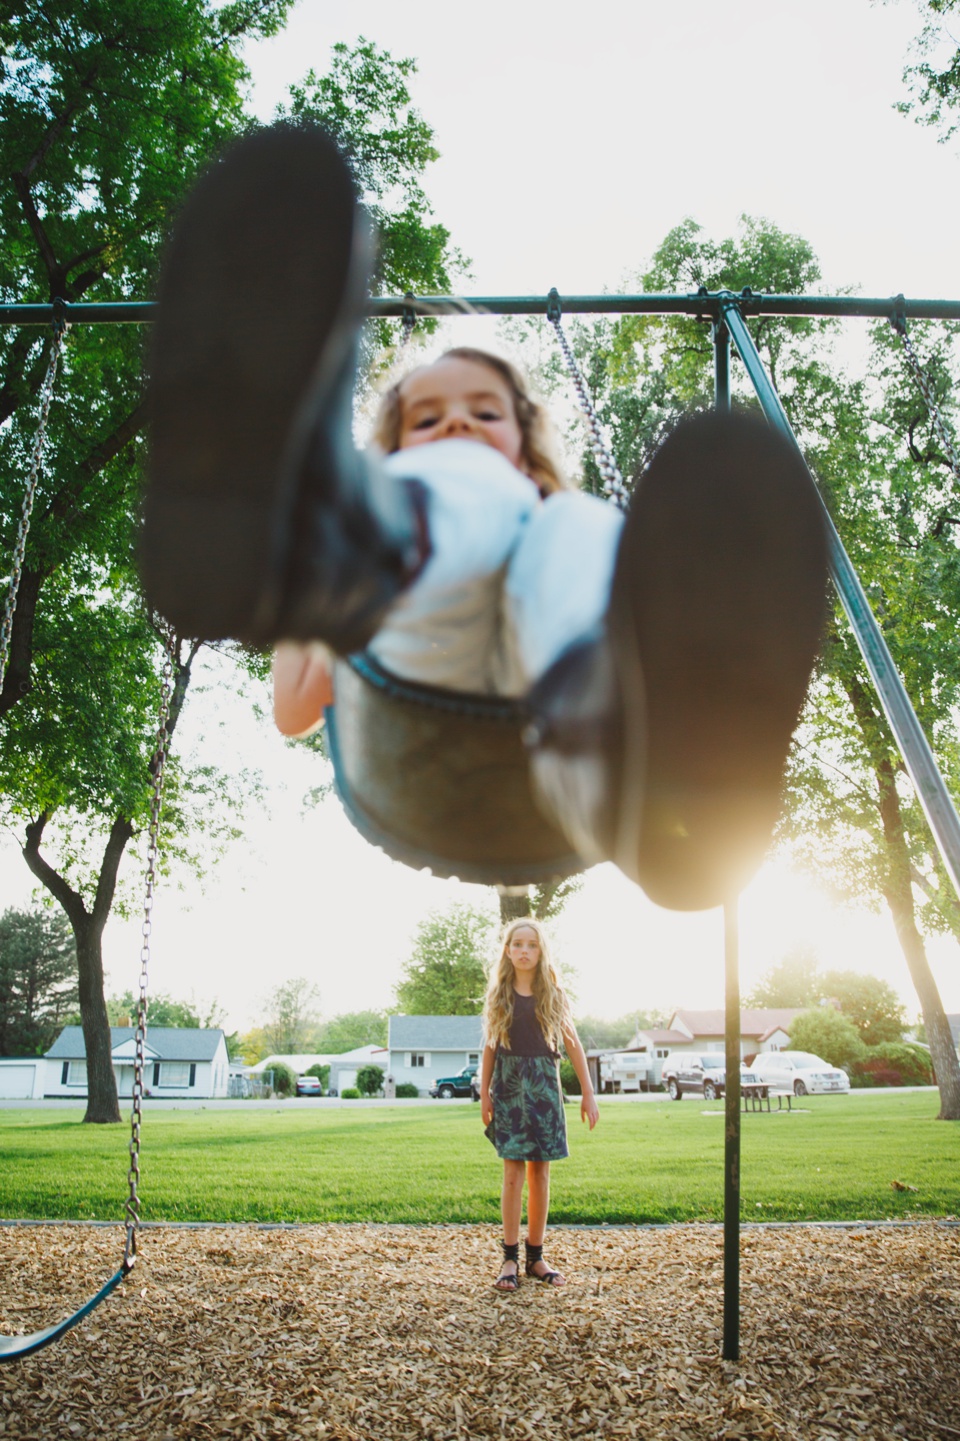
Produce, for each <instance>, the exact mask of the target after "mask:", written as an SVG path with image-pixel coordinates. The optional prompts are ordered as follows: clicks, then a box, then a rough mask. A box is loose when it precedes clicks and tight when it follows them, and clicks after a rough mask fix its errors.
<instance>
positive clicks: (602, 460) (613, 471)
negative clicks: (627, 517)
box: [547, 289, 630, 510]
mask: <svg viewBox="0 0 960 1441" xmlns="http://www.w3.org/2000/svg"><path fill="white" fill-rule="evenodd" d="M561 314H562V311H561V305H560V296H559V294H558V292H557V290H556V289H553V290H551V291H550V294H549V296H548V298H547V319H548V320H549V322H550V324H551V325H552V326H553V328H554V330H555V331H556V332H557V340H558V341H559V342H560V350H561V352H562V353H563V359H564V362H565V364H566V367H567V370H568V372H569V375H570V379H571V380H572V382H573V387H574V389H575V390H576V392H577V400H578V401H579V403H580V409H581V411H582V412H583V416H584V419H585V420H586V422H587V442H588V444H589V446H590V450H591V452H592V454H593V458H594V460H595V461H596V463H597V469H598V470H599V472H600V478H601V480H602V481H603V491H604V494H605V495H608V496H609V497H610V498H611V500H612V501H613V503H614V504H615V505H617V506H619V508H620V509H621V510H626V508H627V505H628V503H629V500H630V492H629V491H628V490H627V487H626V484H625V482H624V479H623V476H622V475H621V474H620V471H619V469H618V467H617V464H616V462H615V460H614V459H613V456H612V455H611V454H610V452H609V450H608V449H607V447H606V445H605V443H604V440H603V435H602V433H601V430H600V421H599V419H598V417H597V412H596V411H595V410H594V408H593V402H592V401H591V399H590V393H589V391H588V390H587V382H586V380H585V379H584V377H583V373H582V372H581V370H580V367H579V365H578V364H577V362H576V358H575V356H574V354H573V351H572V350H571V349H570V345H569V342H568V340H567V337H566V335H564V333H563V326H562V325H561V323H560V317H561Z"/></svg>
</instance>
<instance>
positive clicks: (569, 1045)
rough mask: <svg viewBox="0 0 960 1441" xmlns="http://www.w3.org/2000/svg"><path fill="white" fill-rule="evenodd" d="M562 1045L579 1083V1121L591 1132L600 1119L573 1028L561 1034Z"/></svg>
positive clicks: (590, 1082)
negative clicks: (587, 1126)
mask: <svg viewBox="0 0 960 1441" xmlns="http://www.w3.org/2000/svg"><path fill="white" fill-rule="evenodd" d="M563 1044H564V1046H565V1047H566V1052H567V1055H568V1056H569V1057H570V1061H571V1063H572V1065H573V1069H574V1070H575V1071H576V1073H577V1080H578V1081H579V1082H580V1090H581V1093H582V1094H581V1098H580V1119H581V1121H586V1122H587V1123H588V1124H589V1126H590V1129H591V1131H592V1130H593V1128H594V1126H595V1125H596V1124H597V1122H598V1121H599V1119H600V1111H599V1109H598V1107H597V1101H596V1097H595V1096H594V1094H593V1082H592V1081H591V1080H590V1068H589V1066H588V1065H587V1057H586V1054H585V1052H584V1049H583V1047H582V1046H581V1044H580V1037H579V1036H578V1035H577V1030H576V1027H575V1026H571V1027H570V1029H569V1031H564V1033H563Z"/></svg>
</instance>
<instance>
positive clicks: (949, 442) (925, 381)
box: [890, 296, 960, 480]
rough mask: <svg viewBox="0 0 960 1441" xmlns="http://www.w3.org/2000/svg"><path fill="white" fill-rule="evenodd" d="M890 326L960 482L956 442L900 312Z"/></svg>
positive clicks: (951, 466) (959, 463)
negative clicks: (896, 336) (896, 335)
mask: <svg viewBox="0 0 960 1441" xmlns="http://www.w3.org/2000/svg"><path fill="white" fill-rule="evenodd" d="M897 299H898V300H901V301H902V296H898V297H897ZM890 324H891V325H892V326H893V328H894V330H895V331H896V332H897V334H898V335H899V337H900V339H901V340H902V341H903V349H904V353H905V354H906V357H907V364H908V365H909V367H910V369H911V370H912V371H913V378H914V380H915V381H916V382H917V388H918V390H919V391H920V394H921V395H922V396H923V399H924V402H925V404H926V407H927V412H928V414H929V416H930V422H931V424H932V425H933V428H934V430H935V432H936V434H937V436H938V438H939V441H940V444H941V445H942V446H943V449H944V453H945V455H946V457H947V464H948V465H949V467H950V469H951V470H952V471H953V473H954V475H955V476H956V477H957V479H958V480H960V453H958V451H957V444H956V441H955V440H954V438H953V436H952V435H951V434H950V431H949V429H948V428H947V422H946V420H945V419H944V415H943V412H942V410H941V409H940V405H939V403H938V401H937V397H936V396H935V395H934V393H933V386H932V385H931V384H930V377H929V376H928V375H927V372H926V371H925V370H924V368H923V366H922V364H921V363H920V359H919V357H918V355H917V352H916V351H915V350H914V348H913V341H912V340H911V339H910V336H909V335H908V333H907V321H906V317H905V316H904V314H903V312H902V310H898V311H897V313H896V315H895V316H894V317H893V319H892V320H891V321H890Z"/></svg>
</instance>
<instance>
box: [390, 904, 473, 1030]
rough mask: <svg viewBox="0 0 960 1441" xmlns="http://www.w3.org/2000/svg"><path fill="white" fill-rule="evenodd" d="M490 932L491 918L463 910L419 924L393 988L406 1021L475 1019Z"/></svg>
mask: <svg viewBox="0 0 960 1441" xmlns="http://www.w3.org/2000/svg"><path fill="white" fill-rule="evenodd" d="M494 927H495V921H494V918H493V916H491V915H489V914H488V913H486V912H484V911H478V910H476V909H475V908H474V907H473V906H467V905H463V904H458V905H454V906H451V908H450V909H449V910H448V911H445V912H439V911H437V912H434V913H433V914H432V915H430V916H428V917H427V919H426V920H424V921H421V922H420V925H419V926H418V927H417V931H416V935H415V938H414V943H413V950H412V952H411V955H410V957H409V959H408V960H407V961H405V962H404V964H403V968H402V973H401V980H400V982H399V984H398V985H397V990H396V997H397V1006H398V1009H399V1010H400V1011H401V1012H402V1013H403V1014H404V1015H408V1016H477V1015H479V1014H480V1012H481V1011H482V1010H483V998H484V993H485V991H486V987H487V971H486V966H485V964H484V956H485V954H486V953H487V951H488V949H489V946H490V942H491V940H492V938H493V931H494Z"/></svg>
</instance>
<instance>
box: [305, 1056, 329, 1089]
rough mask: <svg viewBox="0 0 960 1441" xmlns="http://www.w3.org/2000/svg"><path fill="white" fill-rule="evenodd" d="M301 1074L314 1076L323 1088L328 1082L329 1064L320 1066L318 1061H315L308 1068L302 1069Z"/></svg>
mask: <svg viewBox="0 0 960 1441" xmlns="http://www.w3.org/2000/svg"><path fill="white" fill-rule="evenodd" d="M303 1074H304V1075H305V1076H316V1078H317V1080H318V1081H319V1082H320V1084H321V1086H322V1087H323V1089H324V1090H326V1089H327V1086H328V1084H329V1082H330V1067H329V1066H322V1065H321V1064H320V1062H319V1061H315V1062H314V1064H313V1065H312V1066H311V1067H310V1068H309V1070H307V1071H304V1073H303Z"/></svg>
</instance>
